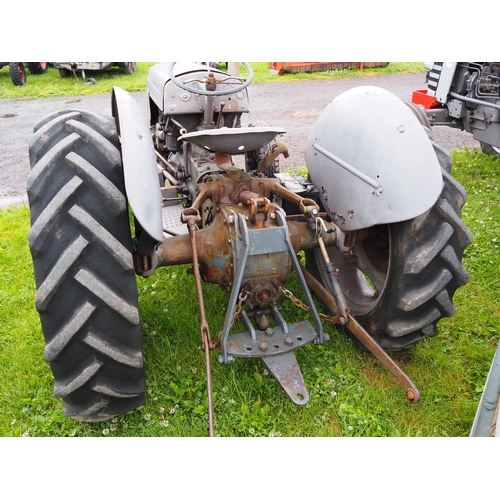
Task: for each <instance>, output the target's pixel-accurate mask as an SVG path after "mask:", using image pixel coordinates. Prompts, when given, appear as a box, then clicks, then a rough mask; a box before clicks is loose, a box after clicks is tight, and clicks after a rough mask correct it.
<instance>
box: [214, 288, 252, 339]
mask: <svg viewBox="0 0 500 500" xmlns="http://www.w3.org/2000/svg"><path fill="white" fill-rule="evenodd" d="M247 297H248V291H246V290H242V291H241V292H240V295H239V296H238V299H239V300H238V303H237V304H236V307H235V309H234V314H233V319H232V321H231V324H230V325H229V330H231V328H232V327H233V325H234V322H235V321H236V318H237V317H238V316H239V315H240V312H241V306H242V305H243V302H244V301H245V299H246V298H247ZM221 337H222V330H221V331H220V332H219V336H218V337H217V341H216V345H218V344H220V339H221Z"/></svg>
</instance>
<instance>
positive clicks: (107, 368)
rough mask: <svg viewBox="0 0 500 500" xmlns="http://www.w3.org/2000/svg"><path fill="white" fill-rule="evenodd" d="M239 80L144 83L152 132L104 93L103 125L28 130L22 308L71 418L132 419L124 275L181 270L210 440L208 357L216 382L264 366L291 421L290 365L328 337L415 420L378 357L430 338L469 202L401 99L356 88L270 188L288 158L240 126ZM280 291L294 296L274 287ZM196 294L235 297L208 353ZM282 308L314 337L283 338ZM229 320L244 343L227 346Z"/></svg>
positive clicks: (452, 282)
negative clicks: (294, 168) (291, 283)
mask: <svg viewBox="0 0 500 500" xmlns="http://www.w3.org/2000/svg"><path fill="white" fill-rule="evenodd" d="M243 64H244V65H245V67H246V68H247V70H248V77H246V78H243V79H240V78H236V77H234V76H231V75H229V74H227V73H225V72H223V71H221V70H218V69H215V68H210V67H208V66H205V65H200V64H197V63H182V64H181V63H162V64H157V65H154V66H153V67H152V68H151V69H150V71H149V74H148V79H147V89H148V102H149V110H148V111H149V113H148V114H149V120H147V119H146V118H145V116H146V114H145V112H144V110H142V109H141V108H140V107H139V105H138V104H137V102H136V101H135V100H134V98H133V97H132V96H131V95H130V94H129V93H127V92H125V91H124V90H122V89H120V88H118V87H115V88H114V89H113V93H112V96H111V109H112V117H108V116H106V115H104V114H103V115H100V114H95V113H92V112H89V111H86V110H62V111H57V112H55V113H53V114H51V115H48V116H47V117H45V118H43V119H42V120H41V121H40V122H39V123H37V124H36V125H35V127H34V134H33V136H32V138H31V140H30V145H29V154H30V163H31V172H30V174H29V177H28V196H29V203H30V212H31V229H30V232H29V244H30V249H31V254H32V257H33V264H34V271H35V281H36V286H37V293H36V297H35V304H36V307H37V310H38V312H39V314H40V319H41V323H42V328H43V332H44V336H45V341H46V347H45V359H46V361H47V362H48V363H50V367H51V369H52V372H53V375H54V379H55V384H54V394H55V396H56V397H59V398H62V404H63V410H64V414H65V415H68V416H70V417H73V418H75V419H77V420H83V421H99V420H106V419H110V418H113V417H115V416H117V415H120V414H122V413H124V412H127V411H130V410H132V409H134V408H137V407H139V406H141V405H142V404H143V403H144V401H145V390H144V388H145V367H144V360H143V355H142V334H141V326H140V316H139V309H138V291H137V285H136V275H139V276H144V277H148V276H150V275H152V274H153V273H154V272H155V271H156V270H157V269H158V268H159V267H161V266H176V265H183V264H192V273H193V275H194V286H196V289H197V293H198V301H199V314H200V332H201V343H202V350H203V351H204V353H205V357H206V360H207V384H208V398H209V423H210V425H209V429H210V434H211V435H213V432H214V420H213V412H212V399H211V398H212V396H211V394H212V391H211V368H210V351H211V350H213V349H218V350H219V356H218V362H219V363H222V364H229V363H231V361H233V360H234V358H235V357H237V356H239V357H244V358H249V357H250V358H260V359H262V361H263V362H264V364H265V365H266V367H267V368H268V369H269V371H270V372H271V373H272V374H273V376H274V377H275V378H276V379H277V381H278V382H279V383H280V384H281V386H282V387H283V389H284V390H285V391H286V393H287V394H288V396H289V397H290V399H291V400H292V401H293V402H294V403H295V404H297V405H304V404H307V402H308V400H309V393H308V390H307V384H306V381H304V379H303V376H302V374H301V371H300V368H299V365H298V362H297V359H296V356H295V350H296V349H299V348H301V347H302V346H304V345H306V344H309V343H312V344H317V345H319V344H323V343H325V342H327V341H328V340H329V338H328V335H327V334H326V333H325V332H324V331H323V326H322V321H330V322H332V323H336V324H338V325H341V326H342V327H343V328H344V329H345V330H346V331H347V332H348V333H349V334H350V335H352V336H353V338H355V339H356V341H357V342H358V344H359V346H360V347H362V348H364V349H367V350H369V351H370V352H372V353H373V354H374V356H375V357H376V358H377V359H378V360H380V362H381V363H382V364H383V365H384V366H385V367H387V369H388V370H389V371H390V372H391V373H393V374H394V376H395V377H396V378H397V380H398V381H399V382H400V383H401V385H402V386H403V388H404V391H405V393H406V397H407V399H408V400H409V401H411V402H413V403H416V402H418V401H419V399H420V393H419V391H418V389H417V388H416V386H415V385H414V383H413V382H412V381H411V380H410V379H409V377H408V376H407V375H406V374H405V373H404V372H403V371H402V370H401V369H400V368H399V367H398V366H397V365H396V363H395V362H394V361H393V359H392V358H391V357H390V356H389V355H388V354H387V352H386V351H390V350H399V349H404V348H406V347H409V346H411V345H414V344H415V343H417V342H419V341H420V340H421V339H423V338H424V337H426V336H432V335H436V334H437V333H438V330H437V323H438V321H439V320H440V319H441V318H442V317H445V316H452V315H453V314H454V313H455V312H456V309H455V306H454V305H453V302H452V298H453V295H454V293H455V291H456V289H457V288H458V287H460V286H462V285H465V284H466V283H467V281H468V279H469V276H468V274H467V272H466V271H465V270H464V268H463V267H462V264H461V260H462V254H463V251H464V248H465V247H466V246H467V245H469V244H470V243H471V241H472V237H471V232H470V231H469V229H468V228H467V226H466V225H465V224H464V223H463V222H462V220H461V218H460V212H461V208H462V205H463V204H464V202H465V192H464V189H463V188H462V187H461V186H460V184H459V183H458V182H457V181H456V180H455V179H453V177H452V176H451V174H450V167H451V159H450V157H449V155H448V153H447V152H446V151H444V150H443V149H442V148H440V147H439V146H437V145H436V144H434V143H433V142H432V141H431V140H430V139H429V137H428V135H427V133H426V131H425V130H424V128H423V127H422V125H421V123H420V121H419V120H418V119H417V117H416V116H415V114H414V113H413V112H412V111H411V109H410V108H409V107H408V106H407V105H406V104H404V103H403V102H402V101H401V100H400V99H398V98H397V97H395V96H394V95H393V94H391V93H389V92H387V91H385V90H383V89H380V88H377V87H372V86H366V87H358V88H353V89H351V90H349V91H347V92H345V93H344V94H342V95H341V96H339V97H338V98H336V99H334V100H333V101H332V102H331V103H330V104H329V105H328V106H327V107H326V109H325V110H324V112H323V113H322V114H321V115H320V117H319V118H318V120H317V122H316V124H315V126H314V128H313V130H312V131H311V134H310V136H309V139H308V141H307V143H306V145H305V157H306V164H307V168H308V171H309V176H310V179H303V178H301V177H300V176H292V175H289V174H287V173H286V172H283V171H278V172H277V171H276V160H277V158H278V157H281V156H283V157H285V158H286V156H287V155H288V152H287V149H286V146H285V144H284V143H283V142H282V140H281V136H282V135H283V134H284V133H285V130H284V129H282V128H279V127H273V126H269V125H266V124H265V123H262V122H257V123H253V124H252V125H250V126H248V127H244V126H242V123H241V119H242V116H243V114H244V113H248V112H249V99H248V92H247V87H248V85H249V84H250V83H251V81H252V77H253V70H252V68H251V66H250V65H249V64H248V63H243ZM238 156H239V157H240V158H241V160H243V164H244V165H242V166H241V168H238V167H237V166H235V164H234V162H233V157H234V158H236V157H238ZM402 165H404V168H402ZM128 205H130V210H131V212H132V213H133V220H134V222H133V224H132V225H133V228H132V231H131V227H130V222H129V221H130V219H129V210H128ZM299 252H304V256H305V261H306V265H305V266H303V265H301V263H300V262H299V259H298V257H297V254H298V253H299ZM292 274H294V275H295V276H296V278H297V280H298V283H299V285H300V290H301V294H302V295H301V297H296V296H295V295H294V294H292V293H291V292H290V290H288V289H287V288H286V283H287V282H288V280H289V278H290V277H291V275H292ZM202 281H205V282H207V283H212V284H216V285H219V286H220V287H221V288H222V289H223V290H225V291H226V292H227V293H228V295H229V298H228V304H227V307H226V308H225V310H226V312H225V322H224V326H223V329H222V331H221V333H220V335H219V336H218V337H217V338H216V339H214V338H212V336H211V334H210V328H209V324H208V321H207V318H206V315H205V306H204V303H205V299H206V297H204V295H203V290H202V286H201V285H202ZM313 294H316V296H317V297H319V299H320V300H321V302H322V303H323V304H324V312H323V313H320V312H319V311H318V308H317V306H316V305H315V302H314V300H313ZM283 300H291V301H292V302H293V304H294V305H296V306H297V307H300V308H301V309H305V310H307V311H308V313H309V315H310V318H311V321H301V322H298V323H294V324H291V323H289V322H288V321H287V320H286V318H285V317H284V316H283V313H282V310H283V309H282V308H281V307H280V305H279V303H280V301H283ZM236 321H239V322H241V325H242V331H241V333H231V332H230V330H231V327H232V326H233V323H235V322H236ZM179 333H180V332H179Z"/></svg>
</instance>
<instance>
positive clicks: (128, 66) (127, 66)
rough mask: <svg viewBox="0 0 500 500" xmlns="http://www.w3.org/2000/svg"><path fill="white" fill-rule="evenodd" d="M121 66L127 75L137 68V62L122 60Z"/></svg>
mask: <svg viewBox="0 0 500 500" xmlns="http://www.w3.org/2000/svg"><path fill="white" fill-rule="evenodd" d="M119 66H120V68H121V69H122V71H123V73H124V74H125V75H131V74H132V73H133V72H134V71H135V70H136V69H137V63H135V62H122V63H119Z"/></svg>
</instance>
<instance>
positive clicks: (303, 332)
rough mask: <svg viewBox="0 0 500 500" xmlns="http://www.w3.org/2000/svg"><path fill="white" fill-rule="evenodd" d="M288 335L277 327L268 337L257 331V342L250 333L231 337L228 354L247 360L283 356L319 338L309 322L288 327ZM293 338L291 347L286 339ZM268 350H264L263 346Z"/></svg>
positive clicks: (228, 342) (228, 343)
mask: <svg viewBox="0 0 500 500" xmlns="http://www.w3.org/2000/svg"><path fill="white" fill-rule="evenodd" d="M288 328H289V332H288V335H285V334H284V333H283V330H282V329H281V328H280V327H278V326H277V327H275V328H274V329H273V330H274V333H273V335H272V336H268V335H266V333H265V332H263V331H261V330H255V337H256V340H252V337H251V336H250V334H249V333H248V332H243V333H236V334H234V335H229V338H228V341H227V353H228V354H230V355H232V356H243V357H247V358H262V357H268V356H275V355H278V354H283V353H286V352H289V351H292V350H294V349H298V348H299V347H302V346H304V345H306V344H308V343H309V342H311V341H313V340H314V339H315V338H317V337H318V334H317V333H316V330H315V329H314V328H313V327H312V325H311V323H309V321H301V322H300V323H295V324H293V325H288ZM289 337H291V339H293V343H292V344H291V345H289V344H287V343H285V339H288V338H289ZM261 344H266V348H265V349H263V347H264V346H263V345H261Z"/></svg>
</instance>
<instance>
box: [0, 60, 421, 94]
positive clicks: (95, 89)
mask: <svg viewBox="0 0 500 500" xmlns="http://www.w3.org/2000/svg"><path fill="white" fill-rule="evenodd" d="M153 64H154V63H152V62H138V63H137V71H135V72H134V73H133V74H132V75H124V74H123V73H122V71H121V70H120V69H119V68H112V69H111V70H109V71H100V72H95V71H87V72H86V73H85V75H86V77H92V78H94V79H95V80H96V82H97V83H96V85H86V84H85V83H84V81H83V79H82V78H81V75H80V76H79V78H78V79H77V78H75V77H70V78H61V77H60V76H59V72H58V71H57V70H56V69H54V68H52V67H49V69H48V70H47V71H46V72H45V73H44V74H42V75H31V74H30V73H29V70H26V82H27V83H26V85H23V86H17V87H16V86H14V85H13V84H12V81H11V79H10V73H9V67H8V66H6V67H4V68H2V69H0V98H22V99H35V98H39V97H57V96H74V95H87V94H106V93H110V92H111V89H112V87H113V86H114V85H116V86H118V87H121V88H122V89H124V90H127V91H128V92H136V91H143V90H146V77H147V74H148V70H149V68H150V67H151V66H152V65H153ZM251 65H252V68H253V70H254V74H255V76H254V82H255V83H272V82H283V81H292V80H304V79H324V78H348V77H355V76H361V75H363V76H367V77H368V76H372V75H376V74H392V73H417V72H422V71H424V66H423V64H422V63H411V62H391V63H390V64H389V66H387V67H386V68H365V69H364V70H363V71H362V72H361V71H360V70H359V69H356V70H337V71H324V72H314V73H299V74H286V75H283V76H277V75H273V74H272V73H271V72H270V71H269V69H268V63H267V62H253V63H251ZM220 68H221V69H222V70H225V64H221V65H220ZM241 76H246V70H245V69H244V67H243V66H241Z"/></svg>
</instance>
